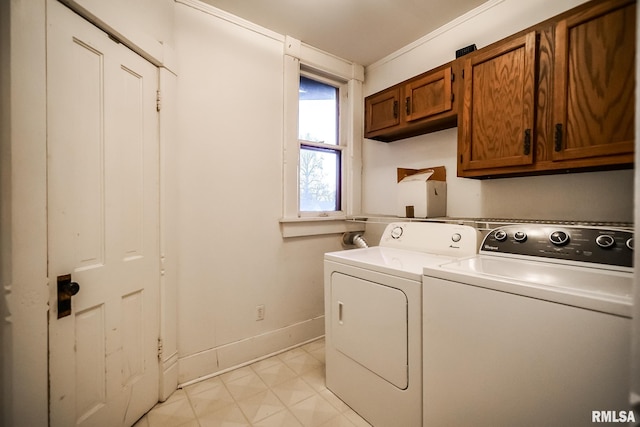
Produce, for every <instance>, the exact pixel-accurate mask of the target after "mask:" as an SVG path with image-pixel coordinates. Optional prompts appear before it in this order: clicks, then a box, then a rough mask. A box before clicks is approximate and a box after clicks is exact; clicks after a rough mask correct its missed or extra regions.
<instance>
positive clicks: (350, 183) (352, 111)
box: [280, 36, 364, 237]
mask: <svg viewBox="0 0 640 427" xmlns="http://www.w3.org/2000/svg"><path fill="white" fill-rule="evenodd" d="M301 64H302V65H301ZM301 67H303V68H305V69H311V70H313V71H318V72H319V73H320V74H321V75H323V74H324V75H326V76H327V77H330V78H333V79H344V80H345V83H343V84H342V85H340V86H341V95H340V96H341V99H340V104H341V106H342V108H343V111H342V113H341V115H340V117H341V119H340V127H341V131H340V147H341V150H342V151H343V154H342V167H343V169H342V183H341V185H342V201H341V202H342V210H341V211H340V212H327V213H321V212H318V213H317V215H314V213H308V212H299V210H298V186H299V183H298V180H299V176H298V167H299V155H300V141H299V140H298V98H299V96H298V89H299V84H300V74H301ZM283 75H284V82H283V88H284V111H283V180H282V181H283V206H282V213H283V218H282V219H281V220H280V223H281V231H282V235H283V236H284V237H295V236H307V235H317V234H329V233H342V232H345V231H353V230H352V228H353V226H352V225H349V224H346V223H345V221H344V219H345V216H346V215H353V214H354V212H359V211H360V207H361V202H360V198H361V197H360V194H361V188H360V184H361V173H362V140H363V129H362V126H363V125H362V117H363V114H362V109H363V106H362V104H363V102H362V101H363V96H362V79H363V78H364V68H363V67H362V66H361V65H358V64H355V63H353V62H349V61H345V60H343V59H340V58H338V57H336V56H334V55H330V54H327V53H325V52H322V51H320V50H318V49H315V48H312V47H310V46H307V45H305V44H304V43H301V42H300V41H299V40H296V39H295V38H293V37H290V36H287V37H286V39H285V43H284V64H283ZM343 97H346V98H343ZM345 224H346V225H345Z"/></svg>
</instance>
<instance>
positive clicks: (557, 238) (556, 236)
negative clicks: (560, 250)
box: [549, 231, 569, 246]
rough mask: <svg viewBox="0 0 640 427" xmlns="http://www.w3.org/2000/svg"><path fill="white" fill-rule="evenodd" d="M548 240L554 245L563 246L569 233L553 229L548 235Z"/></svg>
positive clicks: (567, 239)
mask: <svg viewBox="0 0 640 427" xmlns="http://www.w3.org/2000/svg"><path fill="white" fill-rule="evenodd" d="M549 241H550V242H551V243H553V244H554V245H556V246H564V245H566V244H567V243H569V235H568V234H567V233H565V232H564V231H554V232H553V233H551V234H550V235H549Z"/></svg>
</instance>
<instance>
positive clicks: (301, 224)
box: [280, 217, 365, 237]
mask: <svg viewBox="0 0 640 427" xmlns="http://www.w3.org/2000/svg"><path fill="white" fill-rule="evenodd" d="M364 228H365V224H364V223H357V222H351V221H346V220H345V218H319V217H308V218H291V219H281V220H280V231H281V232H282V237H303V236H317V235H320V234H342V233H347V232H350V231H364Z"/></svg>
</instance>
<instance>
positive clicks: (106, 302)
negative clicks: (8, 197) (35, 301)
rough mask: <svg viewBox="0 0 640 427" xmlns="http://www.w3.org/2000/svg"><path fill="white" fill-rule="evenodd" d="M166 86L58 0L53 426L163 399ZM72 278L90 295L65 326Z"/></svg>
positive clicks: (53, 43) (51, 144) (141, 409)
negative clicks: (64, 297)
mask: <svg viewBox="0 0 640 427" xmlns="http://www.w3.org/2000/svg"><path fill="white" fill-rule="evenodd" d="M157 87H158V73H157V68H155V67H154V66H153V65H151V64H150V63H148V62H147V61H145V60H144V59H142V58H141V57H139V56H138V55H136V54H135V53H133V52H132V51H130V50H129V49H127V48H126V47H125V46H123V45H122V44H119V43H117V42H115V41H113V40H112V39H110V38H109V37H108V36H107V35H106V34H105V33H103V32H102V31H100V30H99V29H97V28H96V27H94V26H93V25H91V24H89V23H88V22H87V21H85V20H83V19H82V18H80V17H79V16H77V15H76V14H75V13H73V12H71V11H70V10H69V9H67V8H66V7H65V6H63V5H61V4H60V3H58V2H57V1H55V0H49V1H48V3H47V141H48V143H47V144H48V147H47V154H48V221H49V222H48V228H49V231H48V233H49V253H48V256H49V277H50V283H49V287H50V294H51V296H50V310H49V377H50V378H49V379H50V397H49V398H50V425H52V426H71V425H91V426H99V425H101V426H118V425H131V424H133V423H134V422H135V421H136V420H137V419H138V418H139V417H140V416H142V415H143V414H144V413H145V412H146V411H147V410H149V409H150V408H151V407H152V406H153V405H154V404H155V403H156V402H157V400H158V375H159V366H158V358H157V346H158V337H159V236H158V235H159V182H158V181H159V159H158V156H159V150H158V145H159V144H158V116H157V112H156V90H157ZM66 274H71V276H72V280H73V281H74V282H77V283H78V284H79V286H80V289H79V292H78V293H77V294H76V295H75V296H73V297H71V314H70V315H68V316H66V317H62V318H58V314H59V313H58V292H57V287H58V285H57V282H58V280H57V278H58V276H63V275H66ZM25 404H26V403H25Z"/></svg>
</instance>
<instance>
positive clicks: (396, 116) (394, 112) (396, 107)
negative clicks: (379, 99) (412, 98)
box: [393, 101, 398, 119]
mask: <svg viewBox="0 0 640 427" xmlns="http://www.w3.org/2000/svg"><path fill="white" fill-rule="evenodd" d="M393 118H394V119H397V118H398V101H393Z"/></svg>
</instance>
